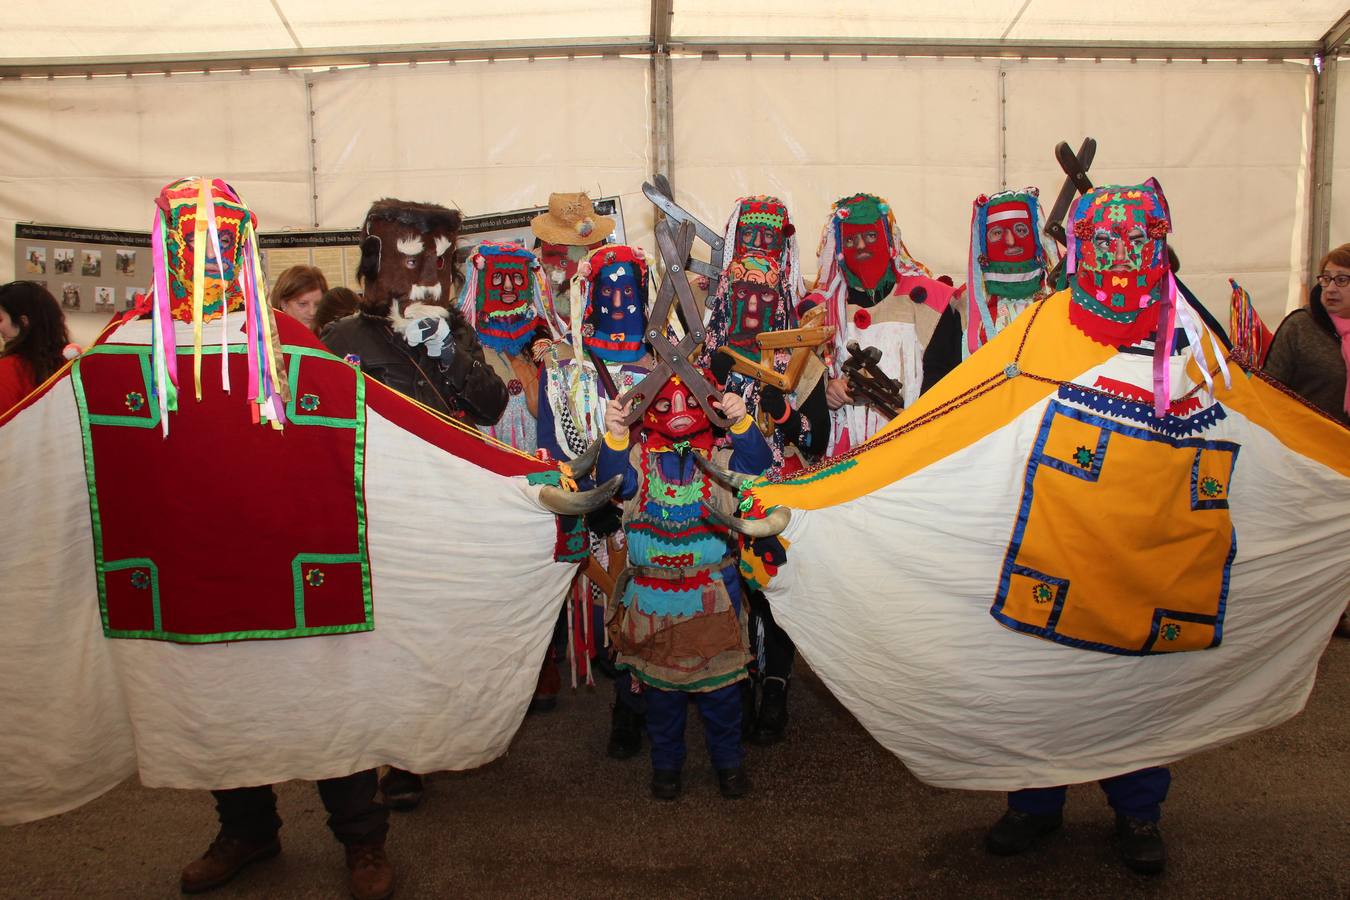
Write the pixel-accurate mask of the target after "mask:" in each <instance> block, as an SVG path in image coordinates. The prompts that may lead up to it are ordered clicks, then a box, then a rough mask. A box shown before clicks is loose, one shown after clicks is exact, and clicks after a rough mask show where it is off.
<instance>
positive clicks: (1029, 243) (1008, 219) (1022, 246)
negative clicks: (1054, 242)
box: [984, 200, 1037, 263]
mask: <svg viewBox="0 0 1350 900" xmlns="http://www.w3.org/2000/svg"><path fill="white" fill-rule="evenodd" d="M1031 221H1032V219H1031V209H1030V208H1029V207H1028V206H1027V205H1026V203H1024V202H1022V201H1021V200H1010V201H1008V202H1006V203H999V204H997V205H996V206H991V207H989V214H988V217H987V218H986V220H985V229H984V239H985V255H986V256H988V257H989V260H990V262H1011V263H1020V262H1027V261H1028V260H1033V259H1035V258H1036V249H1037V248H1036V235H1035V234H1033V233H1032V230H1031Z"/></svg>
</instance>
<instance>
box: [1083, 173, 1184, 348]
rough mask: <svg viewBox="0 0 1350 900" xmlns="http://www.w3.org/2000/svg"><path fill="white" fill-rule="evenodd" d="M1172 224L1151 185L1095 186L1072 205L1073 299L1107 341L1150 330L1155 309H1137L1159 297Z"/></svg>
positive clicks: (1148, 306) (1123, 339)
mask: <svg viewBox="0 0 1350 900" xmlns="http://www.w3.org/2000/svg"><path fill="white" fill-rule="evenodd" d="M1171 230H1172V225H1171V220H1170V217H1169V215H1168V211H1167V206H1166V201H1165V200H1163V198H1162V196H1161V194H1160V193H1158V191H1157V190H1156V189H1154V188H1153V187H1152V186H1150V185H1138V186H1133V187H1102V188H1097V189H1096V190H1094V191H1092V192H1091V193H1089V194H1086V195H1084V196H1083V197H1082V198H1080V199H1079V201H1078V203H1077V205H1076V206H1075V208H1074V213H1073V240H1074V247H1073V253H1074V254H1075V257H1076V259H1075V266H1076V267H1075V270H1074V281H1073V301H1074V305H1075V306H1077V307H1078V308H1079V309H1081V310H1082V311H1084V312H1086V313H1088V314H1091V315H1092V316H1094V317H1096V318H1097V319H1099V320H1101V322H1102V326H1101V328H1104V329H1105V331H1107V332H1110V334H1107V335H1104V336H1106V337H1110V338H1111V339H1112V342H1114V343H1118V344H1123V343H1125V342H1126V341H1127V340H1130V341H1137V340H1139V339H1141V338H1142V337H1144V336H1146V335H1147V333H1148V332H1149V331H1151V330H1152V327H1153V320H1154V319H1156V315H1154V314H1150V315H1142V314H1143V313H1144V312H1149V313H1155V312H1156V303H1157V301H1158V300H1159V299H1160V298H1161V290H1162V288H1163V281H1164V278H1165V276H1166V275H1167V273H1168V271H1169V264H1168V257H1167V234H1168V232H1170V231H1171ZM1078 318H1081V314H1078ZM1079 324H1080V327H1081V322H1080V323H1079ZM1098 330H1101V329H1100V328H1099V329H1098Z"/></svg>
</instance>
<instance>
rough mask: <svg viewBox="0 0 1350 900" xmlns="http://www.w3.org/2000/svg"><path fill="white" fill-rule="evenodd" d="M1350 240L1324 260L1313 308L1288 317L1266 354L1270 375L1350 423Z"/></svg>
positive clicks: (1310, 303)
mask: <svg viewBox="0 0 1350 900" xmlns="http://www.w3.org/2000/svg"><path fill="white" fill-rule="evenodd" d="M1347 363H1350V244H1342V245H1341V246H1339V247H1337V248H1336V249H1335V250H1332V251H1331V252H1330V253H1328V254H1327V255H1326V257H1325V258H1324V259H1323V260H1322V267H1321V274H1319V275H1318V276H1317V285H1316V286H1315V287H1314V288H1313V289H1312V293H1311V294H1309V296H1308V307H1307V308H1306V309H1296V310H1294V311H1293V312H1291V313H1290V314H1289V315H1288V316H1286V317H1285V319H1284V321H1283V322H1281V323H1280V328H1279V330H1278V331H1276V332H1275V338H1274V339H1273V340H1272V341H1271V342H1270V352H1269V353H1268V354H1267V355H1266V364H1265V371H1266V374H1268V375H1270V376H1271V377H1273V378H1275V379H1277V380H1279V381H1280V382H1282V383H1283V384H1284V385H1285V386H1286V387H1288V388H1289V389H1290V390H1292V391H1293V392H1294V393H1296V394H1298V395H1299V396H1301V397H1302V398H1303V399H1305V400H1307V401H1308V402H1309V403H1311V404H1312V405H1313V406H1316V407H1317V408H1318V409H1321V410H1322V411H1323V412H1325V413H1327V415H1329V416H1331V417H1333V418H1334V419H1336V420H1337V421H1339V422H1341V423H1342V424H1343V425H1350V391H1347V389H1346V380H1345V371H1346V367H1347Z"/></svg>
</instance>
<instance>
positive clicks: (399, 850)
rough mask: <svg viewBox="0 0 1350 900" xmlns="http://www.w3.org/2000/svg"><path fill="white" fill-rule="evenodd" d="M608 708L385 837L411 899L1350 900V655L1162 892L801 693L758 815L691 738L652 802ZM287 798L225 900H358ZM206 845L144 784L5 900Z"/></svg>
mask: <svg viewBox="0 0 1350 900" xmlns="http://www.w3.org/2000/svg"><path fill="white" fill-rule="evenodd" d="M608 691H609V685H608V683H607V682H606V683H604V684H602V685H601V687H600V689H598V690H597V691H595V692H587V691H581V692H578V693H575V694H569V693H564V696H563V697H562V700H561V702H560V704H559V708H558V710H557V711H555V712H553V713H551V714H548V715H544V716H531V717H528V718H527V719H526V721H525V724H524V727H522V728H521V730H520V733H519V734H518V735H517V737H516V739H515V742H514V744H513V745H512V748H511V752H510V753H509V754H508V755H507V756H505V757H504V758H502V759H500V760H498V761H496V762H494V763H493V764H491V765H489V766H486V767H484V768H482V769H478V770H475V771H473V772H464V773H444V774H439V775H436V776H433V777H432V778H431V779H430V780H429V789H428V793H427V797H426V800H425V802H424V804H423V806H422V808H421V809H419V810H417V811H415V812H413V813H409V814H395V816H394V819H393V823H392V828H391V832H390V839H389V849H390V856H391V858H392V860H393V861H394V864H395V866H396V867H397V870H398V896H400V897H404V898H408V897H444V896H450V895H466V896H474V897H549V898H556V897H569V896H585V895H591V896H616V895H617V896H646V897H770V896H772V897H798V896H801V897H818V896H848V897H856V896H923V897H1074V898H1094V897H1102V898H1107V897H1110V898H1115V897H1120V896H1123V895H1139V896H1165V897H1167V898H1169V900H1171V898H1186V897H1195V898H1206V900H1212V898H1221V897H1327V898H1338V900H1339V898H1346V897H1350V805H1347V802H1346V798H1347V796H1350V766H1347V763H1350V750H1348V749H1347V748H1350V716H1347V710H1350V641H1345V640H1335V641H1333V642H1332V644H1331V646H1330V647H1329V648H1328V650H1327V652H1326V653H1325V655H1324V656H1323V658H1322V661H1321V666H1320V669H1319V673H1318V682H1317V687H1316V688H1315V689H1314V691H1313V695H1312V699H1311V701H1310V702H1309V704H1308V708H1307V709H1306V710H1305V711H1304V712H1303V714H1302V715H1300V716H1298V717H1296V718H1295V719H1294V720H1292V721H1290V722H1288V723H1286V724H1284V725H1283V726H1281V727H1279V728H1275V729H1272V730H1270V731H1267V732H1264V733H1262V734H1259V735H1255V736H1253V737H1249V738H1247V739H1245V740H1241V741H1238V742H1237V743H1235V744H1231V745H1229V746H1227V747H1223V748H1220V749H1218V750H1214V751H1211V752H1209V753H1205V754H1202V755H1200V756H1196V757H1193V758H1191V759H1187V760H1185V761H1183V762H1181V763H1179V764H1178V765H1177V766H1176V767H1175V769H1174V773H1175V778H1174V781H1173V784H1172V792H1171V796H1170V798H1169V800H1168V802H1167V805H1166V808H1165V812H1164V817H1163V826H1164V834H1165V835H1166V837H1167V839H1168V852H1169V863H1168V870H1167V873H1166V874H1165V875H1163V876H1161V877H1159V878H1145V877H1142V876H1137V875H1134V874H1132V873H1130V872H1129V871H1127V870H1126V869H1124V868H1123V867H1122V866H1121V865H1120V864H1119V862H1118V861H1117V857H1116V855H1115V850H1114V847H1113V845H1112V842H1111V838H1110V834H1111V826H1112V817H1111V813H1110V810H1109V808H1108V807H1107V806H1106V803H1105V800H1104V798H1103V797H1102V795H1101V792H1100V791H1099V790H1098V788H1097V787H1096V786H1095V785H1081V786H1078V787H1074V788H1071V789H1070V791H1069V803H1068V807H1067V809H1066V811H1065V827H1064V828H1063V830H1062V831H1061V832H1060V833H1059V834H1058V835H1056V836H1054V837H1053V838H1051V839H1050V840H1049V841H1048V842H1046V843H1045V844H1044V845H1043V846H1041V847H1040V848H1038V849H1037V850H1034V851H1032V852H1030V853H1028V854H1026V855H1024V856H1022V857H1014V858H1010V859H999V858H995V857H992V856H989V855H987V854H986V853H985V852H984V850H983V845H982V838H983V834H984V831H985V829H986V828H987V827H988V826H989V825H990V824H991V823H992V822H993V821H994V820H995V819H997V818H998V816H999V815H1000V814H1001V812H1002V809H1003V798H1002V796H1001V795H997V794H990V793H971V792H966V791H948V790H938V789H935V788H930V787H926V786H924V785H922V784H920V783H919V782H918V781H916V780H915V779H914V777H913V776H911V775H910V774H909V773H908V772H907V771H906V770H905V768H904V766H902V765H901V764H900V761H899V760H898V759H896V758H895V757H893V756H891V755H890V754H889V753H887V752H886V751H884V750H882V749H881V747H880V746H878V745H877V744H876V743H875V742H874V741H873V740H872V739H871V738H870V737H869V736H868V735H867V733H866V732H865V731H864V730H863V729H862V728H861V727H860V726H859V725H858V723H857V722H856V721H854V719H853V718H852V716H850V715H849V714H848V712H847V711H846V710H844V709H843V707H841V706H840V705H839V704H838V703H837V702H835V700H834V699H833V698H832V697H831V696H830V695H829V693H828V692H827V691H826V690H825V689H824V688H823V687H822V686H821V684H820V682H819V681H817V680H816V679H815V678H814V677H813V676H812V675H811V674H810V673H809V672H803V673H801V674H800V675H799V677H798V679H797V683H796V684H795V685H794V686H793V693H792V698H791V699H792V707H791V708H792V715H793V720H792V723H791V726H790V738H789V740H788V741H787V742H786V743H783V744H780V745H778V746H776V747H772V748H767V749H760V748H750V753H749V759H748V761H747V767H748V770H749V772H750V775H751V779H752V782H753V791H752V793H751V795H750V796H749V797H747V798H745V799H743V800H740V801H735V802H729V801H725V800H722V799H721V798H720V797H719V796H718V794H717V787H716V782H715V780H714V778H713V776H712V773H711V772H710V771H708V770H707V769H706V760H707V756H706V752H705V751H704V750H703V746H702V738H701V735H700V734H698V730H697V725H696V722H697V716H696V715H691V718H690V735H689V736H690V739H691V742H690V759H689V763H688V766H687V768H686V773H685V776H686V784H685V794H684V796H683V798H681V800H680V801H678V802H677V803H660V802H657V801H654V800H652V799H650V797H649V795H648V792H647V779H648V776H649V772H648V768H647V763H646V761H645V758H642V757H639V758H637V759H633V760H628V761H625V762H616V761H613V760H610V759H607V758H606V757H605V756H604V743H605V738H606V734H607V729H608V711H609V693H608ZM278 793H279V795H280V802H279V805H280V812H281V815H282V818H284V819H285V820H286V821H287V824H286V826H285V827H284V828H283V830H282V834H281V838H282V844H283V847H284V850H283V852H282V854H281V856H280V857H278V858H276V859H274V860H271V861H268V862H263V863H260V864H258V865H256V866H254V867H253V868H251V869H248V870H245V871H244V872H243V873H242V874H241V875H240V876H239V877H238V878H236V879H235V881H234V882H233V883H231V884H230V885H227V886H226V887H224V888H222V889H220V890H218V891H216V892H215V893H214V894H213V896H216V897H221V898H225V897H342V896H346V872H345V870H344V869H343V866H342V856H341V851H340V848H339V846H338V844H337V843H336V842H335V841H334V840H333V839H332V837H331V836H330V835H329V833H328V831H327V829H326V827H325V826H324V812H323V808H322V806H321V804H320V803H319V799H318V795H317V793H316V792H315V790H314V789H313V787H311V786H310V785H308V784H305V783H302V782H293V783H289V784H284V785H281V786H279V788H278ZM214 833H215V819H214V813H213V807H212V804H211V798H210V796H209V795H208V794H206V793H205V792H200V791H173V790H148V789H146V788H143V787H141V786H140V785H139V784H138V783H136V782H134V781H131V782H128V783H125V784H123V785H121V786H119V787H118V788H116V789H114V790H113V791H111V792H109V793H108V794H107V795H106V796H104V797H102V798H100V799H98V800H97V801H95V802H93V803H90V804H88V805H87V806H85V807H83V808H81V809H78V810H75V811H73V812H70V813H67V814H65V815H61V816H57V817H55V818H52V819H47V820H45V821H42V822H35V823H32V824H29V825H23V826H19V827H14V828H7V829H0V872H3V873H4V877H3V878H2V879H0V896H3V897H62V898H65V897H174V896H178V872H179V869H180V868H181V867H182V866H183V865H184V864H185V863H187V862H188V861H189V860H191V859H193V858H195V857H196V856H197V855H198V854H200V853H201V852H202V851H203V850H204V849H205V847H206V845H207V844H208V843H209V842H210V839H211V837H212V836H213V834H214Z"/></svg>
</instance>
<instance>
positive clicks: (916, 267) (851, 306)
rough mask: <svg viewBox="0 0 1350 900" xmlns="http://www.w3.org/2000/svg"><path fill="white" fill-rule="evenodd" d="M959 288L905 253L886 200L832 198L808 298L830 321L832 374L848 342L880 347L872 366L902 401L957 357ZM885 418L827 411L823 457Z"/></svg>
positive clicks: (853, 410) (861, 408)
mask: <svg viewBox="0 0 1350 900" xmlns="http://www.w3.org/2000/svg"><path fill="white" fill-rule="evenodd" d="M958 293H959V289H957V288H954V287H952V286H951V285H950V284H947V283H946V282H943V281H939V280H938V279H936V278H934V277H933V276H932V273H931V272H930V271H929V270H928V269H927V268H925V267H924V266H923V265H921V264H919V263H918V262H916V261H915V260H914V259H913V257H911V256H910V254H909V250H908V249H907V248H906V247H905V244H904V242H903V241H902V240H901V239H900V229H899V227H898V226H897V225H896V222H895V213H894V211H893V210H892V208H891V206H890V204H889V203H887V202H886V201H885V200H883V199H881V198H880V197H877V196H875V195H873V194H854V195H853V196H851V197H845V198H843V199H841V200H839V201H837V202H836V203H835V204H834V206H832V207H831V209H830V218H829V220H828V221H827V222H826V224H825V229H824V232H823V234H822V235H821V240H820V274H819V276H818V277H817V280H816V287H815V290H814V291H813V292H812V295H811V296H810V297H808V300H809V301H811V302H819V303H825V304H826V305H827V307H826V308H827V310H828V314H827V316H826V320H825V321H826V323H827V324H830V325H834V326H835V327H836V328H837V329H838V330H837V331H836V333H835V347H834V359H833V361H832V365H831V375H832V376H833V377H835V378H839V377H840V375H841V368H840V367H841V365H842V363H843V360H844V358H845V357H846V355H847V350H846V348H847V347H848V344H849V343H850V342H853V341H856V342H857V343H858V345H859V346H860V347H862V348H867V347H875V348H876V349H877V350H879V351H880V354H881V358H880V367H881V370H882V371H883V372H885V374H886V375H887V376H889V377H890V378H892V379H895V380H897V381H899V382H900V386H901V391H902V393H903V398H904V403H905V406H911V405H913V403H914V401H915V400H917V399H918V397H919V395H920V394H921V393H922V392H923V391H924V390H926V389H927V388H928V387H930V386H932V385H933V384H936V383H937V382H938V381H939V380H940V379H941V378H942V377H943V376H944V375H946V374H947V373H948V372H950V371H951V370H952V369H953V368H955V367H956V366H957V365H958V364H959V363H960V361H961V346H960V342H961V320H960V314H959V313H958V312H957V311H956V310H955V309H954V308H953V307H952V305H951V301H952V299H953V298H954V297H955V296H956V295H957V294H958ZM886 421H887V419H886V417H885V416H884V415H882V414H881V413H879V412H878V411H876V410H875V409H873V408H871V407H870V406H867V405H866V404H863V403H861V402H855V403H851V404H845V405H843V406H841V407H840V408H839V409H836V410H835V411H834V415H833V421H832V423H831V434H830V446H829V455H831V456H835V455H838V454H840V453H845V452H848V451H849V450H850V449H852V448H854V447H857V446H859V445H860V444H862V443H863V442H864V441H866V440H867V439H868V438H870V437H871V436H872V435H874V434H876V433H877V431H879V430H880V429H881V428H882V427H883V426H884V425H885V424H886Z"/></svg>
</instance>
